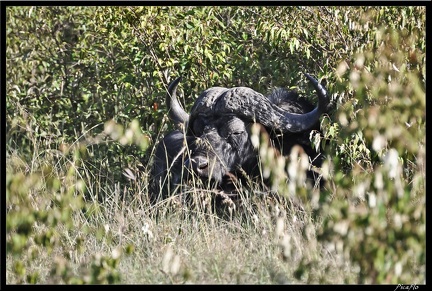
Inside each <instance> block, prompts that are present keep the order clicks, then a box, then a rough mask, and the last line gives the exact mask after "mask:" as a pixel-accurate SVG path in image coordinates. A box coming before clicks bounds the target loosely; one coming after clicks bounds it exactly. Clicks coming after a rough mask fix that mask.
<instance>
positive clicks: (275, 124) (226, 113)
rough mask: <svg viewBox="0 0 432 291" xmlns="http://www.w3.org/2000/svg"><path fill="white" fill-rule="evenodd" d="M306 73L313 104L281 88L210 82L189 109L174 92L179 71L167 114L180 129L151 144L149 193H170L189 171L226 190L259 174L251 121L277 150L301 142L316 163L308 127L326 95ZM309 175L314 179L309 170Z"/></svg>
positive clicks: (314, 127)
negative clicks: (235, 181) (314, 96)
mask: <svg viewBox="0 0 432 291" xmlns="http://www.w3.org/2000/svg"><path fill="white" fill-rule="evenodd" d="M305 75H306V77H307V78H308V79H309V81H310V82H311V83H312V85H313V87H314V88H315V91H316V94H317V96H318V104H317V105H316V106H314V105H312V104H311V103H310V102H308V101H307V100H306V99H304V98H300V97H299V96H298V94H297V93H296V92H295V91H290V90H285V89H276V90H274V91H273V92H272V93H271V94H270V95H269V96H267V97H266V96H264V95H262V94H261V93H258V92H256V91H254V90H253V89H251V88H247V87H235V88H223V87H212V88H209V89H207V90H205V91H204V92H203V93H202V94H201V95H200V96H199V97H198V99H197V100H196V101H195V103H194V105H193V107H192V109H191V111H190V113H189V114H188V113H186V112H185V111H184V110H183V108H182V107H181V105H180V103H179V101H178V99H177V95H176V90H177V86H178V84H179V82H180V80H181V77H180V78H177V79H176V80H175V81H173V82H172V83H171V84H170V86H169V87H168V94H167V97H166V101H167V104H169V117H170V119H171V120H172V121H173V122H174V123H175V124H176V125H178V126H180V129H178V130H175V131H173V132H170V133H168V134H167V135H166V136H165V137H164V138H163V139H162V140H161V141H160V142H159V144H158V145H157V147H156V152H155V156H154V161H153V167H152V172H151V179H152V180H151V183H152V184H151V191H150V192H151V195H153V198H157V197H162V198H164V197H166V196H167V195H170V194H171V193H172V192H173V191H174V190H175V189H176V187H177V185H181V184H183V183H185V181H186V180H188V179H190V178H191V175H190V174H191V173H192V174H193V177H194V178H197V179H196V180H199V181H201V182H202V185H209V184H212V185H216V186H217V187H219V188H220V189H223V190H227V191H229V189H230V187H229V185H230V182H232V180H233V179H237V178H241V177H244V176H245V174H246V175H247V176H251V177H252V176H256V175H257V174H259V173H258V169H259V167H258V163H259V153H258V151H257V149H256V148H255V147H254V146H253V144H252V141H251V138H250V137H251V133H250V128H251V126H252V124H254V123H259V124H261V125H262V128H264V129H265V131H266V132H267V134H268V136H269V139H270V140H271V145H272V146H273V147H274V148H276V149H277V150H278V151H279V152H280V153H281V154H283V155H288V154H289V153H290V151H291V148H292V147H293V146H294V145H300V146H301V147H303V149H304V151H305V152H306V154H307V155H308V156H309V157H310V161H312V164H313V165H314V166H318V167H319V166H320V165H321V163H322V160H323V157H322V155H321V154H319V153H317V152H316V151H315V150H314V148H313V147H312V145H311V142H310V137H309V136H310V132H311V131H312V130H317V131H319V130H320V126H319V118H320V116H321V114H322V113H324V112H325V111H326V108H327V106H328V104H329V98H328V95H327V91H326V89H325V88H324V87H323V86H322V85H321V84H319V83H318V81H317V80H315V79H314V78H312V77H311V76H309V75H308V74H305ZM181 125H183V127H182V126H181ZM181 128H183V129H181ZM308 175H310V176H311V178H312V179H313V176H314V175H313V174H312V172H311V173H308ZM231 184H232V183H231Z"/></svg>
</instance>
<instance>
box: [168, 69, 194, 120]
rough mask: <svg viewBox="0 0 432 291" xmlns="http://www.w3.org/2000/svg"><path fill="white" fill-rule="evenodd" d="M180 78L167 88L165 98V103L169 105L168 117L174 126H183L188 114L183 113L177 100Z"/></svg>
mask: <svg viewBox="0 0 432 291" xmlns="http://www.w3.org/2000/svg"><path fill="white" fill-rule="evenodd" d="M181 78H182V77H178V78H177V79H175V80H174V81H173V82H172V83H171V84H170V85H169V86H168V94H167V96H166V103H167V104H169V108H168V111H169V117H170V118H171V119H172V121H173V122H174V123H175V124H176V125H180V124H185V123H187V122H188V120H189V114H187V113H186V111H184V109H183V107H182V106H181V105H180V102H179V101H178V100H177V94H176V91H177V86H178V83H179V82H180V80H181Z"/></svg>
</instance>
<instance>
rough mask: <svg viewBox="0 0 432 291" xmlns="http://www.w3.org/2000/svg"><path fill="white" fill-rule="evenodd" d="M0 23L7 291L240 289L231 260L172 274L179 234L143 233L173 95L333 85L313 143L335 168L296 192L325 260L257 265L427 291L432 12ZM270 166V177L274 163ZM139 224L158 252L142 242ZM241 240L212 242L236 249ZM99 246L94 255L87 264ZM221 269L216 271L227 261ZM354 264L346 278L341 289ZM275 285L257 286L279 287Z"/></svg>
mask: <svg viewBox="0 0 432 291" xmlns="http://www.w3.org/2000/svg"><path fill="white" fill-rule="evenodd" d="M5 9H6V13H5V14H6V27H5V31H6V88H5V91H6V112H5V113H6V159H7V161H6V171H7V178H6V184H7V185H6V212H7V221H6V231H7V234H6V244H7V264H6V271H7V283H119V282H125V283H132V282H143V283H177V282H193V283H201V282H214V281H212V280H214V279H213V277H212V276H214V277H216V278H217V280H218V281H216V282H222V283H232V282H241V280H240V279H238V278H240V277H239V276H240V275H238V274H240V273H241V271H238V270H237V271H236V267H235V266H236V265H234V263H231V264H232V265H231V266H232V267H231V268H229V269H233V270H232V271H231V273H232V274H233V275H232V276H233V277H234V276H237V281H233V280H234V279H232V278H230V277H227V278H223V276H222V277H220V274H219V272H218V271H214V272H211V271H209V272H208V273H206V274H205V275H202V274H199V273H195V274H194V273H193V270H196V269H195V268H193V266H195V265H194V264H195V263H196V261H197V260H198V261H200V258H197V257H194V256H192V257H193V258H194V259H193V260H192V261H187V263H184V265H186V266H184V265H183V267H182V268H180V267H178V265H179V263H178V259H179V256H180V255H178V256H176V255H173V254H172V246H171V244H170V242H171V241H172V239H171V236H173V234H172V233H176V232H178V233H179V234H180V229H177V228H175V227H174V226H173V225H168V226H166V227H165V226H164V228H163V234H162V232H161V233H160V234H156V233H155V232H153V233H151V232H149V231H148V227H149V225H152V226H154V227H157V226H156V225H157V223H156V222H154V220H156V216H154V215H153V213H152V211H153V210H154V207H153V206H150V205H149V204H148V201H147V200H146V199H147V198H146V197H147V195H146V194H147V190H148V188H147V186H148V183H147V181H148V171H149V168H148V163H149V162H151V159H152V153H153V151H152V149H153V147H154V144H155V143H156V142H157V140H158V139H159V138H160V137H161V136H162V134H163V133H165V132H167V131H168V130H170V129H172V125H171V124H170V123H169V122H167V117H166V113H167V108H166V104H165V94H166V89H167V86H168V84H169V82H170V81H172V80H173V79H174V78H176V77H177V76H179V75H182V76H183V77H184V78H183V80H182V83H181V85H180V87H179V90H180V93H181V94H180V96H181V98H182V102H183V104H184V107H185V108H186V110H188V109H190V107H191V105H192V104H193V102H194V100H195V98H196V97H197V96H198V95H199V94H200V93H201V92H202V91H203V90H204V89H206V88H208V87H211V86H215V85H220V86H226V87H233V86H248V87H251V88H253V89H255V90H257V91H259V92H262V93H268V92H269V91H270V90H271V89H272V87H288V88H293V89H294V88H295V89H297V90H298V91H299V93H300V94H302V95H305V96H307V97H308V98H314V97H313V96H314V94H313V92H312V91H311V90H312V88H311V86H309V84H308V82H307V81H306V79H305V78H304V76H303V72H307V73H309V74H311V75H313V76H315V77H317V78H319V79H320V80H321V81H322V82H323V83H325V84H326V87H327V89H328V91H329V92H330V93H331V96H332V101H333V104H334V106H333V110H332V111H331V112H329V113H328V114H327V115H325V116H323V117H322V122H321V123H322V128H323V132H324V136H323V138H322V139H320V138H319V137H315V138H316V139H315V138H314V139H313V140H312V142H315V143H317V144H318V146H319V144H321V146H322V147H323V148H324V149H325V153H326V155H327V161H326V162H325V165H324V167H323V169H322V174H323V176H324V178H325V179H326V181H327V182H326V187H325V189H323V190H322V191H321V192H317V191H315V190H316V189H305V188H304V187H301V185H300V184H297V185H295V189H297V191H298V192H297V193H298V196H299V197H300V200H301V203H302V205H303V206H304V209H306V211H307V213H308V215H309V216H308V217H309V218H308V219H305V221H304V226H303V228H301V230H300V231H299V237H301V236H304V238H305V239H307V242H308V243H307V244H305V247H310V248H311V249H314V250H316V252H315V251H310V252H306V251H305V250H304V249H303V251H302V252H300V254H299V253H298V252H296V250H295V249H294V247H289V248H287V247H286V244H283V245H284V246H285V248H283V249H284V256H283V257H282V258H279V257H278V258H277V259H274V258H273V257H272V256H270V257H271V258H272V259H271V260H270V259H269V260H268V261H265V262H264V264H263V268H267V269H268V270H270V269H271V270H274V269H278V268H280V266H285V267H283V268H288V269H283V270H286V273H285V274H284V275H283V276H285V277H286V278H289V279H288V281H289V282H294V283H298V282H300V283H321V282H324V283H343V282H346V283H350V282H353V283H392V284H398V283H400V284H412V283H417V284H422V283H424V282H425V261H426V257H425V256H426V234H425V232H426V230H425V212H426V209H425V162H426V161H425V147H426V141H425V136H426V132H425V129H426V127H425V122H426V95H425V88H426V81H425V79H426V60H425V58H426V55H425V52H426V27H425V26H426V9H425V7H414V6H412V7H411V6H407V7H401V6H398V7H326V6H317V7H288V6H284V7H263V6H260V7H254V6H251V7H237V6H232V7H215V6H199V7H193V6H187V7H167V6H142V7H126V6H124V7H113V6H89V7H84V6H82V7H81V6H61V7H56V6H44V7H34V6H32V7H31V6H26V7H20V6H9V7H6V8H5ZM263 161H266V162H268V163H269V164H268V165H267V166H269V168H271V171H273V173H272V174H273V175H274V176H277V175H278V174H277V173H279V172H278V169H276V168H275V166H273V164H272V160H271V158H268V159H267V158H265V157H263ZM273 163H274V160H273ZM278 165H279V166H280V167H290V165H288V163H287V164H286V165H285V163H278ZM282 172H284V171H282ZM274 181H275V185H276V186H277V187H276V186H275V187H276V189H279V190H280V191H279V194H280V195H281V196H289V195H292V193H291V192H290V190H289V189H291V188H289V187H288V188H287V187H285V186H283V184H286V183H285V182H286V177H285V178H281V179H275V180H274ZM290 193H291V194H290ZM125 205H126V206H125ZM159 207H160V208H163V207H164V205H162V206H159ZM167 215H168V214H167ZM253 215H255V214H253ZM253 215H252V213H251V217H253ZM158 217H159V216H158ZM125 219H126V220H129V224H128V225H127V224H126V223H125V222H124V220H125ZM149 219H150V220H149ZM158 219H160V218H158ZM144 220H145V221H150V222H147V223H146V224H145V227H143V230H144V228H145V231H144V232H145V234H146V236H147V239H148V237H150V236H153V238H154V237H156V238H154V240H157V239H160V241H159V242H160V244H159V247H158V246H157V244H156V243H154V244H150V243H148V244H144V245H142V244H143V243H142V242H141V241H140V240H139V239H137V238H136V237H135V233H138V232H142V231H143V230H141V229H137V228H138V227H139V226H138V225H140V224H139V223H141V224H144V222H143V221H144ZM252 220H253V219H252V218H251V220H250V221H252ZM168 221H169V220H168ZM273 222H274V221H273ZM288 222H290V223H293V221H288ZM165 223H167V222H165ZM278 223H279V220H277V224H276V226H277V227H278V225H280V224H278ZM251 225H252V223H251ZM254 225H255V224H254ZM114 227H115V228H117V227H118V229H119V231H118V232H117V233H113V230H112V229H113V228H114ZM190 227H192V229H193V226H190ZM242 227H244V226H242ZM266 227H269V229H274V226H273V224H272V223H269V225H268V226H267V225H266ZM240 228H241V227H240ZM166 229H169V230H166ZM171 229H172V232H170V230H171ZM185 229H187V228H185ZM235 229H237V226H235V227H234V226H233V227H232V229H231V228H230V229H229V230H228V232H223V231H222V230H221V233H223V235H221V233H218V234H214V233H213V232H212V231H210V230H209V231H208V235H209V236H211V235H214V236H215V237H224V238H225V239H227V240H232V237H231V238H230V237H228V234H227V233H230V232H233V233H235ZM251 229H252V230H253V231H255V230H256V229H255V228H253V227H252V228H251ZM288 229H290V227H288ZM312 229H313V230H312ZM160 230H161V231H162V229H160ZM184 231H186V230H184ZM194 231H195V230H194ZM132 233H133V234H132ZM194 235H197V234H196V233H194ZM249 235H251V234H250V233H249ZM241 236H243V233H242V235H241ZM254 238H256V239H258V238H260V234H259V233H258V234H257V236H254ZM263 239H266V240H269V239H268V237H267V238H266V237H264V238H263ZM295 239H296V238H292V240H293V241H294V240H295ZM186 240H188V238H186ZM206 241H207V242H208V240H206ZM246 241H248V240H247V239H246ZM257 243H258V242H257ZM269 243H271V242H269ZM279 244H280V242H279ZM279 244H277V243H276V244H275V245H276V246H277V247H279ZM98 245H102V246H103V247H101V248H100V251H101V253H97V254H94V255H93V256H92V257H91V258H89V257H88V256H86V252H88V251H89V250H92V249H93V248H96V249H98V247H97V246H98ZM166 246H169V247H166ZM297 246H298V245H297ZM183 247H186V246H183ZM247 247H248V246H245V248H247ZM134 251H135V252H139V256H138V257H145V258H146V259H148V260H149V261H152V259H153V258H158V257H159V256H161V255H160V254H159V253H162V254H164V259H166V258H168V259H167V260H168V261H169V262H171V263H172V264H171V263H163V264H162V265H163V266H162V267H161V266H153V267H154V268H153V269H154V270H155V271H154V272H156V271H157V270H159V269H163V270H164V271H163V272H162V273H163V275H161V274H160V273H158V275H154V274H153V273H152V271H150V269H145V270H146V272H147V273H146V274H144V275H143V274H141V275H140V276H141V277H131V275H129V276H128V275H127V273H129V274H132V273H131V272H130V270H129V269H128V268H127V267H125V265H127V262H128V260H131V259H130V258H129V257H127V256H123V255H122V254H123V253H126V254H130V253H132V252H134ZM170 252H171V253H170ZM237 252H243V253H245V254H246V253H248V252H246V251H242V250H237ZM195 253H197V254H201V253H202V251H201V250H195ZM195 253H194V254H195ZM322 253H328V254H331V256H332V258H333V259H332V260H331V261H330V260H328V261H326V259H324V258H323V256H321V255H319V254H322ZM52 254H54V255H55V260H54V261H53V260H52V259H51V257H50V256H52ZM152 254H153V255H152ZM158 254H159V255H158ZM242 258H243V259H244V260H245V263H243V264H242V263H241V262H240V263H238V265H239V267H238V268H240V269H241V268H242V266H243V269H246V268H247V267H245V266H246V265H247V263H246V262H247V258H245V257H242V256H240V259H242ZM287 258H289V262H285V260H286V259H287ZM184 260H186V259H184ZM212 260H214V261H211V262H212V263H209V264H210V265H211V266H212V267H209V269H212V268H213V267H214V266H216V268H217V266H218V264H219V263H220V262H222V263H223V261H224V260H223V259H220V258H219V257H217V256H216V257H213V258H212ZM140 262H141V261H140ZM205 262H207V261H206V260H205ZM141 263H142V264H143V265H144V266H146V265H147V263H148V262H146V261H143V262H141ZM188 263H189V265H188ZM137 264H138V263H137ZM170 264H171V265H170ZM267 264H268V265H267ZM347 264H348V265H347ZM35 265H39V266H40V267H39V268H36V267H35ZM198 265H199V266H200V267H199V269H200V270H201V268H203V269H206V266H201V265H200V263H199V264H198ZM219 266H220V265H219ZM269 266H270V267H269ZM346 266H348V267H349V268H350V271H349V272H348V271H347V273H346V276H343V275H340V277H332V275H331V274H332V270H334V268H340V269H341V270H345V269H344V268H345V267H346ZM150 267H152V266H150ZM150 267H149V268H150ZM137 268H140V266H137ZM153 269H152V270H153ZM179 270H183V271H179ZM195 272H198V271H195ZM237 272H238V273H237ZM250 272H251V273H257V272H258V271H257V270H251V271H250ZM272 272H273V271H269V273H270V275H268V276H267V275H262V277H259V279H256V278H254V277H253V276H252V277H248V278H249V280H251V281H253V282H257V283H278V282H280V280H279V279H278V278H280V274H279V275H274V274H273V273H272ZM204 273H205V272H204ZM133 274H135V272H133ZM272 274H273V275H272ZM341 274H342V273H341ZM165 275H166V276H165ZM126 278H128V279H126ZM137 278H139V279H137ZM142 278H144V279H142ZM128 280H130V281H128ZM282 281H283V280H282ZM284 282H285V281H284ZM246 283H247V282H246Z"/></svg>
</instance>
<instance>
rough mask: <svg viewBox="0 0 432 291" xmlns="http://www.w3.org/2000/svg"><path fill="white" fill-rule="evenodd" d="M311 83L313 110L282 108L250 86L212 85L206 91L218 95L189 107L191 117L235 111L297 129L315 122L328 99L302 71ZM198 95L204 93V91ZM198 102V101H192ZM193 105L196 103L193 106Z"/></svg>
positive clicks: (282, 127)
mask: <svg viewBox="0 0 432 291" xmlns="http://www.w3.org/2000/svg"><path fill="white" fill-rule="evenodd" d="M305 75H306V77H307V78H308V79H309V80H310V81H311V82H312V85H313V86H314V88H315V91H316V92H317V95H318V105H317V106H316V107H315V109H314V110H312V111H310V112H308V113H305V114H295V113H290V112H287V111H285V110H284V109H282V108H280V107H279V106H277V105H276V104H274V103H273V102H271V101H270V100H269V99H268V98H267V97H266V96H264V95H262V94H261V93H258V92H256V91H254V90H253V89H251V88H246V87H237V88H232V89H224V88H214V89H213V88H212V89H213V90H212V91H210V92H208V93H212V94H211V95H214V94H215V93H220V96H218V98H216V99H215V98H214V97H212V98H208V96H206V97H207V98H203V101H204V100H206V99H209V101H210V100H211V101H214V102H201V104H199V106H197V107H198V108H192V111H191V112H192V113H191V119H192V118H194V117H195V116H196V115H198V114H203V115H206V114H207V113H208V112H217V113H218V114H236V115H240V116H242V117H243V118H247V119H251V120H254V121H256V122H259V123H261V124H262V125H264V126H266V127H269V128H274V129H277V130H280V131H282V132H300V131H304V130H307V129H309V128H311V127H312V126H314V125H315V123H316V122H317V121H318V120H319V118H320V116H321V114H322V113H323V112H324V111H325V109H326V107H327V105H328V103H329V99H328V97H327V91H326V89H325V88H324V87H323V86H322V85H321V84H319V83H318V81H317V80H315V79H314V78H312V77H311V76H309V75H308V74H305ZM202 95H206V92H204V93H203V94H202ZM195 105H198V104H195ZM194 107H196V106H194Z"/></svg>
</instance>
